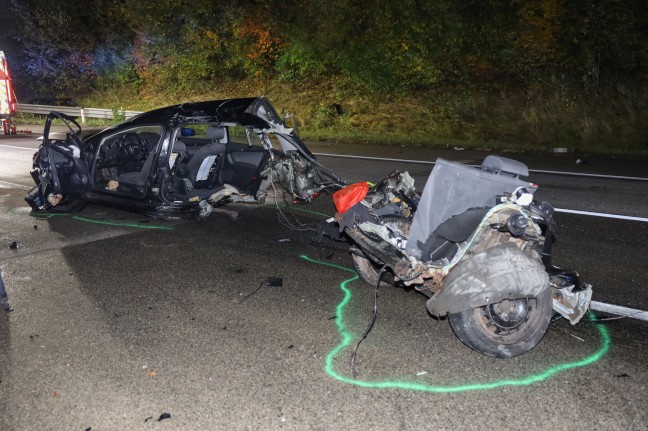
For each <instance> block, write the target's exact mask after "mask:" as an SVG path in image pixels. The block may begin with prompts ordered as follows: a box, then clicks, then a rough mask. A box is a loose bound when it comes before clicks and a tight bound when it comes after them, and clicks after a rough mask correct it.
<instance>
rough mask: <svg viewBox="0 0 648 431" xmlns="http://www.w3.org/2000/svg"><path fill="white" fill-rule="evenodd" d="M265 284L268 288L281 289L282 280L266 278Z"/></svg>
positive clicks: (279, 278)
mask: <svg viewBox="0 0 648 431" xmlns="http://www.w3.org/2000/svg"><path fill="white" fill-rule="evenodd" d="M267 283H268V286H272V287H281V286H283V278H281V277H268V279H267Z"/></svg>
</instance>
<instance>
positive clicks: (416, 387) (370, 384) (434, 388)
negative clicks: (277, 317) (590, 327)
mask: <svg viewBox="0 0 648 431" xmlns="http://www.w3.org/2000/svg"><path fill="white" fill-rule="evenodd" d="M300 257H301V258H302V259H304V260H306V261H308V262H312V263H316V264H319V265H325V266H330V267H333V268H336V269H339V270H341V271H347V272H350V273H353V274H354V276H353V277H350V278H347V279H346V280H344V281H342V282H341V283H340V289H341V290H342V292H343V293H344V297H343V298H342V301H340V303H338V305H337V307H336V316H337V317H338V318H337V319H335V325H336V327H337V331H338V333H339V334H340V339H341V341H340V343H339V344H338V345H337V346H335V347H334V348H333V350H331V351H330V352H329V353H328V354H327V355H326V359H325V363H324V371H325V372H326V373H327V374H328V375H329V376H331V377H332V378H334V379H335V380H338V381H340V382H343V383H347V384H350V385H354V386H360V387H363V388H371V389H406V390H413V391H420V392H436V393H448V392H467V391H478V390H486V389H496V388H500V387H503V386H527V385H531V384H533V383H538V382H541V381H543V380H546V379H548V378H549V377H551V376H553V375H554V374H558V373H561V372H564V371H567V370H570V369H573V368H579V367H584V366H586V365H590V364H593V363H595V362H597V361H598V360H599V359H601V358H602V357H603V355H605V353H606V352H607V351H608V350H609V348H610V334H609V333H608V331H607V328H606V327H605V326H603V325H602V324H600V323H599V324H597V325H596V328H597V329H598V331H599V334H600V336H601V347H600V348H599V349H598V350H597V351H596V352H594V353H593V354H591V355H590V356H587V357H586V358H584V359H581V360H579V361H574V362H566V363H562V364H557V365H554V366H551V367H549V368H547V369H546V370H544V371H541V372H539V373H537V374H532V375H530V376H527V377H522V378H518V379H503V380H497V381H493V382H485V383H474V384H465V385H455V386H442V385H428V384H422V383H412V382H404V381H398V380H386V381H366V380H359V379H355V378H351V377H346V376H343V375H341V374H339V373H338V372H337V371H335V369H334V365H333V362H334V359H335V357H336V356H337V354H338V353H339V352H340V351H341V350H343V349H345V348H346V347H349V346H350V345H351V343H352V341H353V339H354V337H353V336H352V335H351V333H350V332H349V331H348V330H347V329H346V326H345V324H344V308H345V307H346V305H347V304H348V303H349V302H350V301H351V291H350V290H349V288H348V287H347V285H348V284H349V283H351V282H353V281H355V280H357V279H358V278H359V277H358V275H357V274H356V273H355V271H354V270H353V269H351V268H347V267H344V266H341V265H336V264H333V263H329V262H322V261H319V260H315V259H312V258H310V257H308V256H305V255H302V256H300ZM590 319H592V320H594V319H595V316H594V315H593V314H592V313H590Z"/></svg>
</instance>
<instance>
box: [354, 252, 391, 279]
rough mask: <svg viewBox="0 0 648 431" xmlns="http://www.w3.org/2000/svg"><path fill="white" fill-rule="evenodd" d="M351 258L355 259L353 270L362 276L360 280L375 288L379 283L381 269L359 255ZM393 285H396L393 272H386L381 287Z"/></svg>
mask: <svg viewBox="0 0 648 431" xmlns="http://www.w3.org/2000/svg"><path fill="white" fill-rule="evenodd" d="M351 258H352V259H353V268H354V269H355V270H356V272H357V273H358V275H359V276H360V280H362V281H364V282H365V283H367V284H368V285H370V286H375V285H376V283H377V282H378V274H379V273H380V267H379V266H377V265H376V264H375V263H373V262H372V261H370V260H369V259H367V258H366V257H362V256H358V255H357V254H351ZM393 284H395V282H394V275H393V274H392V273H391V272H389V271H386V272H385V273H384V274H383V275H382V277H381V281H380V287H385V286H389V285H393Z"/></svg>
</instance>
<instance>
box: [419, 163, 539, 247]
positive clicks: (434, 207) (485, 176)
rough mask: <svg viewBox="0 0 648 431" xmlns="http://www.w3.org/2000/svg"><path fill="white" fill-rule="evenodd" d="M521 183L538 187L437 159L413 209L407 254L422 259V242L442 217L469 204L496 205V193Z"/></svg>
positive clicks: (463, 209) (506, 190) (530, 185)
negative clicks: (415, 208) (416, 207)
mask: <svg viewBox="0 0 648 431" xmlns="http://www.w3.org/2000/svg"><path fill="white" fill-rule="evenodd" d="M518 187H525V188H528V189H529V190H533V191H535V187H534V186H533V185H532V184H531V183H529V182H526V181H522V180H520V179H517V178H512V177H507V176H503V175H495V174H492V173H489V172H484V171H481V170H479V169H475V168H472V167H470V166H467V165H463V164H461V163H457V162H450V161H448V160H444V159H441V158H439V159H437V161H436V165H435V166H434V169H432V172H431V173H430V176H429V178H428V180H427V183H426V184H425V188H424V189H423V193H422V195H421V200H420V202H419V205H418V209H417V210H416V213H414V219H413V220H412V228H411V231H410V236H409V238H408V241H407V254H408V255H410V256H414V257H416V258H419V259H420V258H421V249H420V248H419V247H420V245H421V244H424V243H425V241H427V239H428V237H429V236H430V235H431V234H432V232H434V230H435V229H436V228H437V227H438V226H439V225H440V224H441V223H442V222H443V221H445V220H447V219H449V218H450V217H452V216H453V215H457V214H461V213H463V212H464V211H466V210H467V209H469V208H476V207H484V206H494V205H495V204H496V202H495V196H496V195H501V194H504V193H505V192H508V193H512V192H513V191H514V190H515V189H517V188H518Z"/></svg>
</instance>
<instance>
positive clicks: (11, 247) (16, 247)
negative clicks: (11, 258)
mask: <svg viewBox="0 0 648 431" xmlns="http://www.w3.org/2000/svg"><path fill="white" fill-rule="evenodd" d="M9 249H11V250H18V243H17V242H16V241H14V242H12V243H11V244H9Z"/></svg>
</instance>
